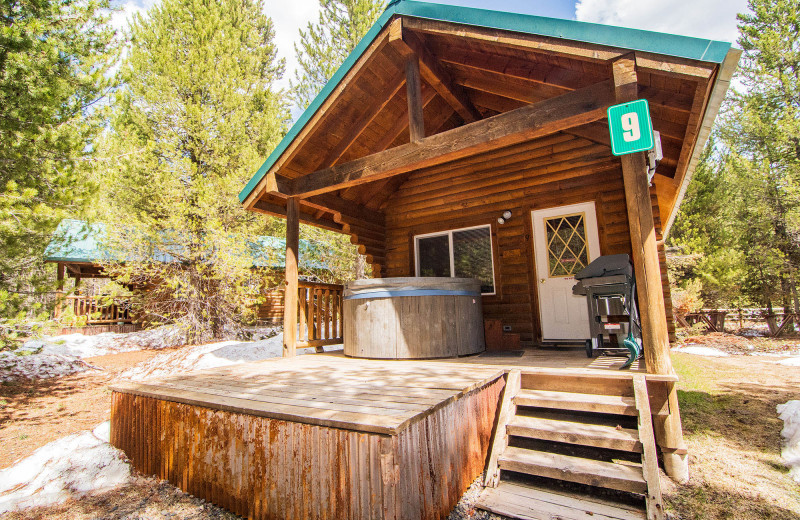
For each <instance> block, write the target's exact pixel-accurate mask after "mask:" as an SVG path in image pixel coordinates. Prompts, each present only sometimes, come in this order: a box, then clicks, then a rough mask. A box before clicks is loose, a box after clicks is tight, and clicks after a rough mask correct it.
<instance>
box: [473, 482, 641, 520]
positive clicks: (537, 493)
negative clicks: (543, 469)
mask: <svg viewBox="0 0 800 520" xmlns="http://www.w3.org/2000/svg"><path fill="white" fill-rule="evenodd" d="M478 507H480V508H481V509H485V510H487V511H491V512H493V513H497V514H502V515H506V516H511V517H513V518H520V519H522V520H553V519H554V518H563V519H569V520H645V519H646V518H647V516H646V515H645V512H644V511H643V510H642V509H637V508H635V507H631V506H627V505H624V504H619V503H615V502H612V501H610V500H602V499H599V498H596V497H591V496H585V495H578V494H576V493H569V492H566V491H560V490H559V491H553V490H550V489H546V488H541V487H536V486H530V485H526V484H517V483H513V482H508V481H503V482H500V484H499V485H498V486H497V487H496V488H492V487H487V488H486V489H484V490H483V492H482V493H481V496H480V498H479V499H478Z"/></svg>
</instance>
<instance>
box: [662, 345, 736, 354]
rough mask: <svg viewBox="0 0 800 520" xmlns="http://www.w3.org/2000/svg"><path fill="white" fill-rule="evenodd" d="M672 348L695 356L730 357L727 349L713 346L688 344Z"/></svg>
mask: <svg viewBox="0 0 800 520" xmlns="http://www.w3.org/2000/svg"><path fill="white" fill-rule="evenodd" d="M672 350H673V351H675V352H683V353H684V354H694V355H695V356H706V357H728V356H729V355H730V354H728V353H727V352H725V351H722V350H720V349H718V348H713V347H695V346H687V347H677V348H674V349H672Z"/></svg>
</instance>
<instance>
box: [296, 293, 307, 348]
mask: <svg viewBox="0 0 800 520" xmlns="http://www.w3.org/2000/svg"><path fill="white" fill-rule="evenodd" d="M299 291H300V294H299V295H298V296H299V297H298V300H297V305H298V307H299V308H300V320H299V325H300V326H299V327H298V329H299V331H300V332H299V334H300V341H303V340H304V338H303V334H305V332H304V331H305V328H306V311H307V306H306V294H307V293H308V289H307V288H305V287H300V289H299Z"/></svg>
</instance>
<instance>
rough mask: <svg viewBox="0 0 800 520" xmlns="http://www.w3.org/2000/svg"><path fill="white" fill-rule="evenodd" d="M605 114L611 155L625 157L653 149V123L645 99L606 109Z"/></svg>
mask: <svg viewBox="0 0 800 520" xmlns="http://www.w3.org/2000/svg"><path fill="white" fill-rule="evenodd" d="M607 114H608V131H609V133H610V134H611V153H613V154H614V155H625V154H628V153H634V152H641V151H644V150H650V149H651V148H652V147H653V121H652V120H651V119H650V107H649V106H648V105H647V100H646V99H637V100H636V101H631V102H630V103H622V104H621V105H614V106H613V107H608V112H607Z"/></svg>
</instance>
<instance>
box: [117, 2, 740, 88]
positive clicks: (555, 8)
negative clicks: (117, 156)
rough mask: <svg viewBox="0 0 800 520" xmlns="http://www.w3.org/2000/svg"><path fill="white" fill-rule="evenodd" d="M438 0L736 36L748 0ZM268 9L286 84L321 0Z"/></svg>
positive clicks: (129, 10) (142, 5)
mask: <svg viewBox="0 0 800 520" xmlns="http://www.w3.org/2000/svg"><path fill="white" fill-rule="evenodd" d="M157 1H158V0H120V2H119V5H122V11H120V12H118V13H116V14H115V16H114V20H113V22H114V24H115V26H116V27H118V28H124V27H125V26H126V25H127V20H129V19H130V17H131V16H132V15H133V13H141V14H145V13H146V11H147V9H148V8H149V7H151V6H152V5H153V4H154V3H156V2H157ZM429 1H432V2H436V3H440V4H450V5H461V6H466V7H479V8H484V9H492V10H495V11H510V12H516V13H525V14H533V15H538V16H549V17H554V18H564V19H571V20H581V21H586V22H595V23H602V24H608V25H617V26H623V27H633V28H636V29H647V30H651V31H660V32H668V33H673V34H682V35H686V36H697V37H702V38H709V39H714V40H723V41H729V42H734V43H735V42H736V38H737V36H738V32H737V29H736V23H737V22H736V14H737V13H739V12H744V11H745V10H746V9H747V0H669V1H665V0H429ZM264 10H265V12H266V14H267V15H268V16H269V17H270V18H272V21H273V23H274V26H275V40H276V44H277V45H278V55H279V56H280V57H282V58H285V59H286V74H284V77H283V79H282V80H281V81H280V82H279V84H278V87H288V85H289V79H290V78H293V77H294V70H295V67H296V64H297V60H296V59H295V54H294V43H295V42H296V41H297V40H298V39H299V35H298V31H299V30H300V29H301V28H305V27H306V25H307V24H308V23H309V22H314V21H316V20H317V17H318V16H319V0H290V1H288V2H287V1H286V0H282V1H279V0H265V9H264Z"/></svg>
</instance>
